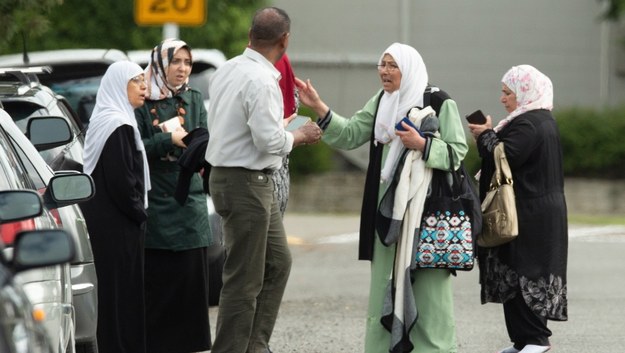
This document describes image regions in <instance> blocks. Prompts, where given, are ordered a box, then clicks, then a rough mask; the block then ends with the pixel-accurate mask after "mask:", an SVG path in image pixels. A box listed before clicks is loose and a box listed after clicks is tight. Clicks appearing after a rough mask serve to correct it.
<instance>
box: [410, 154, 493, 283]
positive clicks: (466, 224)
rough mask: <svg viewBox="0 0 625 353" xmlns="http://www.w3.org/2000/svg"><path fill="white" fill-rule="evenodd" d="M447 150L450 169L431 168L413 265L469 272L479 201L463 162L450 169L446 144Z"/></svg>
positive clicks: (477, 228)
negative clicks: (430, 179) (456, 167)
mask: <svg viewBox="0 0 625 353" xmlns="http://www.w3.org/2000/svg"><path fill="white" fill-rule="evenodd" d="M447 150H448V153H449V161H450V168H449V171H444V170H439V169H435V170H434V171H433V174H432V182H431V183H430V192H429V194H428V196H427V197H426V199H425V204H424V206H423V214H422V217H421V226H420V228H419V238H418V239H417V241H416V249H415V262H416V267H417V268H444V269H452V270H464V271H469V270H471V269H473V266H474V263H475V254H476V251H475V250H476V248H475V243H476V242H475V241H476V236H477V234H479V232H480V231H481V225H482V213H481V208H480V201H479V198H478V195H477V191H476V188H475V185H474V184H473V183H472V181H471V179H470V177H469V175H468V174H467V172H466V170H465V168H464V164H462V163H461V165H460V168H459V169H458V170H454V169H453V166H454V161H453V154H452V151H451V146H449V145H447Z"/></svg>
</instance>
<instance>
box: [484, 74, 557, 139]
mask: <svg viewBox="0 0 625 353" xmlns="http://www.w3.org/2000/svg"><path fill="white" fill-rule="evenodd" d="M501 82H502V83H503V84H505V85H506V86H508V88H510V90H511V91H512V92H513V93H514V94H515V95H516V101H517V107H516V109H515V110H514V111H512V112H511V113H510V114H508V116H507V117H505V119H503V120H501V121H500V122H499V123H498V124H497V126H495V129H494V130H495V131H499V130H501V128H503V127H504V126H506V124H508V123H509V122H510V121H512V120H514V118H516V117H517V116H519V115H521V114H523V113H525V112H527V111H530V110H536V109H546V110H552V109H553V84H552V83H551V80H550V79H549V77H547V76H546V75H545V74H543V73H542V72H540V71H538V70H537V69H536V68H535V67H533V66H530V65H519V66H513V67H512V68H511V69H510V70H508V72H506V73H505V74H504V75H503V78H502V79H501Z"/></svg>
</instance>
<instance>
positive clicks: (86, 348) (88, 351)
mask: <svg viewBox="0 0 625 353" xmlns="http://www.w3.org/2000/svg"><path fill="white" fill-rule="evenodd" d="M76 353H98V340H97V339H94V340H93V341H89V342H80V343H76Z"/></svg>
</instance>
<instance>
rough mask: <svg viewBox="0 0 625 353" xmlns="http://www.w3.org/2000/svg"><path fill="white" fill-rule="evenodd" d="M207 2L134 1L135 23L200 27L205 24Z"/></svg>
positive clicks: (179, 0)
mask: <svg viewBox="0 0 625 353" xmlns="http://www.w3.org/2000/svg"><path fill="white" fill-rule="evenodd" d="M207 1H208V0H135V22H136V23H137V24H138V25H140V26H141V25H162V24H165V23H176V24H179V25H186V26H201V25H203V24H204V23H205V22H206V3H207Z"/></svg>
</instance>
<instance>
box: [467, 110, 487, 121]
mask: <svg viewBox="0 0 625 353" xmlns="http://www.w3.org/2000/svg"><path fill="white" fill-rule="evenodd" d="M465 118H466V119H467V121H468V122H469V123H470V124H478V125H482V124H486V116H484V113H482V111H481V110H479V109H478V110H476V111H474V112H473V113H471V114H469V115H467V116H466V117H465Z"/></svg>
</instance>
